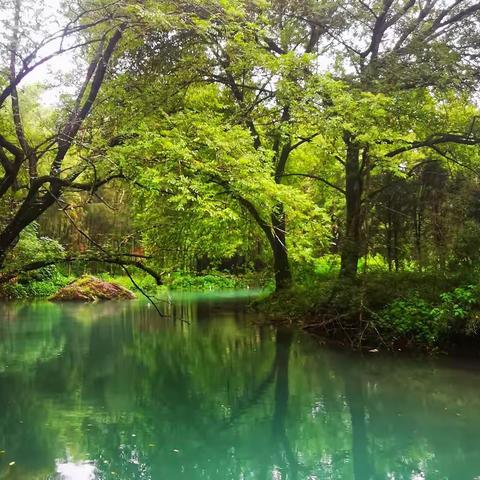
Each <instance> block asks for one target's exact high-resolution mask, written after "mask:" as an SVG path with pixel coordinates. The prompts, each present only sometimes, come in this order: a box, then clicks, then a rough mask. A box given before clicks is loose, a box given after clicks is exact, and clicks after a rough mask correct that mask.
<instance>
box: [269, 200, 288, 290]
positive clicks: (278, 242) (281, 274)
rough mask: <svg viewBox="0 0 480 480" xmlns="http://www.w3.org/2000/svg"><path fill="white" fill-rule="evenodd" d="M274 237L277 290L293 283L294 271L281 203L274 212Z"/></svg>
mask: <svg viewBox="0 0 480 480" xmlns="http://www.w3.org/2000/svg"><path fill="white" fill-rule="evenodd" d="M272 226H273V238H272V239H271V242H270V243H271V247H272V252H273V268H274V271H275V291H277V292H278V291H280V290H284V289H286V288H289V287H290V286H291V285H292V272H291V270H290V261H289V259H288V250H287V245H286V243H285V242H286V225H285V213H284V211H283V205H281V204H279V205H277V206H276V208H275V213H273V214H272Z"/></svg>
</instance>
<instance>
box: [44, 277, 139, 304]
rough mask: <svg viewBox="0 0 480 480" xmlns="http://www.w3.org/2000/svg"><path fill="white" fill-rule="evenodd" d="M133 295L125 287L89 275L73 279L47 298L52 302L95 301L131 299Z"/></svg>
mask: <svg viewBox="0 0 480 480" xmlns="http://www.w3.org/2000/svg"><path fill="white" fill-rule="evenodd" d="M134 298H135V295H134V294H133V293H132V292H131V291H130V290H128V289H127V288H125V287H122V286H121V285H118V284H116V283H112V282H106V281H104V280H101V279H100V278H97V277H93V276H91V275H84V276H83V277H80V278H78V279H77V280H74V281H73V282H71V283H69V284H68V285H66V286H65V287H63V288H61V289H60V290H59V291H58V292H57V293H55V294H54V295H52V296H51V297H50V298H49V300H51V301H52V302H69V301H73V302H95V301H97V300H133V299H134Z"/></svg>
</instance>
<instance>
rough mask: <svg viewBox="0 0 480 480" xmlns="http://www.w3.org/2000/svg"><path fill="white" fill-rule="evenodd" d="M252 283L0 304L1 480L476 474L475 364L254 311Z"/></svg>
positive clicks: (479, 383)
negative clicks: (153, 296)
mask: <svg viewBox="0 0 480 480" xmlns="http://www.w3.org/2000/svg"><path fill="white" fill-rule="evenodd" d="M247 298H248V294H245V293H239V294H232V293H230V294H228V293H226V294H223V295H213V294H206V295H205V294H203V295H197V296H196V295H187V294H185V295H183V296H179V297H178V298H174V299H173V300H172V301H171V302H170V303H168V304H162V308H164V309H165V310H167V311H168V312H169V314H170V317H168V318H160V317H159V316H158V315H157V314H156V312H155V311H154V309H153V308H151V307H149V306H148V305H146V304H145V303H144V302H141V301H138V302H137V301H135V302H122V303H115V302H111V303H99V304H95V305H74V304H66V305H56V304H49V303H47V302H36V303H30V304H22V303H11V304H1V305H0V479H2V480H3V479H21V480H33V479H35V480H38V479H42V480H44V479H49V480H53V479H57V480H60V479H63V480H94V479H102V480H107V479H108V480H113V479H116V480H117V479H122V480H127V479H132V480H139V479H145V480H147V479H148V480H163V479H168V480H175V479H189V480H196V479H218V480H229V479H235V480H247V479H261V480H266V479H268V480H280V479H281V480H285V479H297V480H307V479H308V480H320V479H347V480H348V479H355V480H367V479H395V480H398V479H412V480H413V479H455V480H461V479H475V478H480V442H479V439H480V370H479V369H478V368H477V367H476V366H475V365H473V366H472V365H471V364H469V365H465V364H462V365H460V364H455V363H452V362H446V361H443V362H439V361H438V360H437V361H434V360H431V359H417V360H415V359H407V358H404V357H401V358H391V357H382V356H379V355H376V354H370V355H369V356H360V355H355V354H349V353H347V352H342V351H335V350H332V349H329V348H326V347H324V346H321V345H319V344H318V342H317V341H316V340H314V339H312V338H310V337H307V336H303V335H299V334H292V333H291V332H289V331H287V330H280V331H275V330H274V329H272V328H270V327H265V326H263V327H261V326H259V325H258V324H255V323H254V322H252V320H253V321H255V320H256V318H255V316H254V315H253V314H252V313H249V312H248V311H247V310H246V309H245V303H246V301H247Z"/></svg>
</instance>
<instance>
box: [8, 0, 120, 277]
mask: <svg viewBox="0 0 480 480" xmlns="http://www.w3.org/2000/svg"><path fill="white" fill-rule="evenodd" d="M127 6H128V4H127V3H123V2H120V1H119V2H113V3H102V2H97V3H95V2H93V3H91V4H89V6H88V7H87V6H85V7H84V6H82V4H74V5H71V6H70V7H69V9H68V11H67V15H66V18H65V20H64V24H63V26H62V27H61V28H59V29H57V30H52V31H46V32H42V31H41V35H40V36H38V32H32V31H31V28H30V26H29V25H28V24H27V20H28V19H29V18H30V16H31V13H32V12H33V9H32V5H30V4H27V3H25V2H22V0H15V2H14V3H13V7H12V8H11V12H10V13H11V14H12V19H11V20H9V21H7V22H5V26H6V29H7V30H6V32H7V35H6V36H8V42H7V44H6V45H3V47H4V52H3V57H4V59H5V60H6V57H8V67H7V68H6V69H5V70H4V74H3V77H2V78H1V81H0V85H1V91H0V107H1V108H2V110H1V111H0V119H1V123H0V125H1V130H2V131H1V132H0V164H1V167H2V169H3V176H2V177H1V179H0V202H2V207H3V208H2V209H3V210H4V211H5V209H6V210H7V211H6V214H5V215H4V218H3V219H2V222H1V223H0V267H5V259H6V257H7V254H8V252H9V251H10V250H11V249H12V247H13V246H14V245H15V243H16V242H17V241H18V238H19V235H20V234H21V232H22V231H24V230H25V228H26V227H28V226H29V225H30V224H31V223H32V222H34V221H35V220H37V219H38V218H39V217H40V216H41V215H42V214H43V213H44V212H45V211H46V210H47V209H48V208H49V207H51V206H52V205H54V204H59V205H61V202H62V200H61V197H62V195H63V193H64V192H66V191H84V192H90V193H91V194H94V193H95V192H96V191H97V190H98V189H99V188H100V187H101V186H102V185H104V184H106V183H107V182H109V181H110V180H112V179H113V178H117V177H119V176H120V175H119V172H113V171H112V172H109V173H108V174H106V175H105V176H103V177H102V178H99V177H97V176H96V166H95V163H94V162H92V161H91V158H90V159H89V160H87V161H85V160H82V156H81V155H80V154H79V152H78V149H79V148H80V145H81V144H82V139H80V138H79V137H80V135H81V134H82V136H83V133H84V132H83V131H82V127H83V125H84V123H85V120H86V119H87V117H88V116H89V114H90V112H91V110H92V108H93V106H94V103H95V101H96V99H97V97H98V94H99V91H100V89H101V86H102V84H103V82H104V80H105V76H106V74H107V69H108V66H109V65H110V63H111V61H112V59H113V57H114V54H115V50H116V49H117V47H118V44H119V42H120V40H121V39H122V36H123V35H124V32H125V31H126V29H127V28H128V25H129V24H128V22H127V20H126V16H125V13H126V7H127ZM32 39H33V40H32ZM69 51H73V52H78V51H84V52H85V53H86V54H87V57H88V58H89V63H88V65H87V68H86V72H85V75H84V78H83V81H82V82H81V84H80V85H79V90H78V93H77V94H76V96H75V97H74V98H73V99H71V101H68V102H67V103H66V105H65V106H64V108H63V109H62V110H61V111H59V112H57V113H56V117H57V124H56V125H53V124H51V125H49V127H48V131H47V133H45V134H44V132H42V128H40V121H37V124H36V125H33V126H30V125H29V126H27V125H26V123H25V121H24V118H25V112H24V111H23V110H22V91H21V90H20V87H19V86H20V85H21V83H22V81H23V80H24V79H25V78H26V77H27V76H28V75H29V74H31V73H32V72H33V71H35V70H36V69H38V68H39V67H40V66H41V65H43V64H46V63H47V62H49V61H50V60H55V59H57V58H60V56H61V55H62V54H65V53H66V52H69ZM8 100H10V104H11V106H10V109H9V111H7V108H6V104H7V101H8ZM31 128H34V129H35V130H34V131H32V130H31ZM40 134H42V138H41V139H40V138H38V137H40ZM73 150H77V151H76V152H75V154H74V153H73ZM7 205H8V207H6V206H7Z"/></svg>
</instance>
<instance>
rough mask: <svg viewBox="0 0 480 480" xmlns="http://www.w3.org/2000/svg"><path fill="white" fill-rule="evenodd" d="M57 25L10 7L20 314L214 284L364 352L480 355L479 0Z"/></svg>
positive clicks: (3, 149)
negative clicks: (113, 295)
mask: <svg viewBox="0 0 480 480" xmlns="http://www.w3.org/2000/svg"><path fill="white" fill-rule="evenodd" d="M40 5H41V2H40V3H39V2H35V3H33V2H31V1H30V0H0V8H1V13H2V15H1V17H0V21H1V22H2V31H3V33H2V34H0V56H1V64H0V65H1V69H0V165H1V169H0V284H1V287H0V288H1V290H2V292H3V296H7V297H15V296H28V295H49V294H51V293H52V292H51V290H52V288H57V287H58V286H61V285H64V284H65V283H66V282H67V281H68V279H69V277H70V276H72V275H78V274H80V273H84V272H86V271H93V272H103V273H105V274H110V275H120V274H122V275H126V276H128V277H132V275H133V276H135V278H136V279H137V280H136V283H137V284H138V286H141V287H140V288H143V289H145V290H147V291H155V289H156V288H157V286H158V285H159V284H162V283H165V284H170V285H174V284H175V282H177V285H180V286H187V287H192V286H194V287H195V286H198V285H202V282H203V280H202V278H204V277H205V276H207V277H209V278H210V280H208V281H206V284H207V285H208V286H215V285H217V286H218V285H220V286H221V287H230V286H237V285H243V284H250V285H253V286H267V287H269V288H270V289H271V291H272V292H273V293H272V295H271V296H270V297H269V299H268V302H267V308H268V309H269V310H270V311H272V312H274V313H275V315H278V316H280V317H283V318H288V319H295V320H298V321H300V323H302V324H303V326H304V327H305V328H307V329H309V330H314V331H319V332H321V333H324V334H325V333H328V334H330V335H333V336H336V337H341V338H342V339H344V340H345V339H346V340H347V341H348V343H350V344H351V345H353V346H360V345H362V344H366V345H368V346H373V345H375V346H377V345H382V346H386V347H389V348H392V347H395V348H408V347H411V346H418V345H421V346H423V347H427V348H438V347H443V346H445V345H447V344H448V345H449V346H451V345H465V344H473V345H475V342H476V339H477V336H478V333H477V332H478V330H479V328H480V317H479V314H480V286H479V285H478V280H479V271H478V270H479V265H480V248H479V243H480V242H479V236H480V183H479V173H480V148H479V145H480V118H479V115H480V108H479V96H478V87H479V74H480V4H479V3H478V2H476V1H474V0H457V1H454V2H453V1H450V0H426V1H417V0H382V1H378V0H367V1H358V0H347V1H344V2H343V1H342V2H339V1H329V0H307V1H300V0H251V1H243V0H192V1H187V0H185V1H152V2H150V1H143V2H137V1H130V0H118V1H115V0H114V1H104V0H89V1H87V2H84V1H82V2H80V1H78V2H77V1H75V0H74V1H72V2H68V4H60V2H59V3H58V5H57V4H56V3H55V2H53V3H52V2H47V3H46V4H45V5H44V8H39V6H40ZM52 5H53V6H52ZM47 7H48V8H47ZM53 7H55V10H57V8H56V7H58V10H59V11H58V12H55V15H53V16H52V8H53ZM52 18H53V19H54V20H52ZM49 19H50V20H49ZM66 59H67V60H66ZM62 65H63V66H64V67H65V66H68V67H69V68H67V69H65V68H64V70H67V71H61V69H60V71H55V68H57V70H58V69H59V66H62ZM46 66H49V67H50V69H47V68H45V67H46ZM38 72H40V74H39V73H38ZM32 78H33V80H32ZM52 91H53V92H56V98H55V101H46V100H45V99H46V98H47V97H48V95H49V92H50V95H51V92H52ZM209 282H211V283H209ZM32 285H33V288H32Z"/></svg>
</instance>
